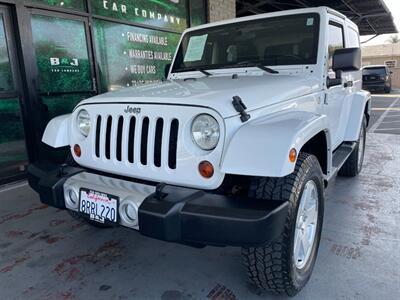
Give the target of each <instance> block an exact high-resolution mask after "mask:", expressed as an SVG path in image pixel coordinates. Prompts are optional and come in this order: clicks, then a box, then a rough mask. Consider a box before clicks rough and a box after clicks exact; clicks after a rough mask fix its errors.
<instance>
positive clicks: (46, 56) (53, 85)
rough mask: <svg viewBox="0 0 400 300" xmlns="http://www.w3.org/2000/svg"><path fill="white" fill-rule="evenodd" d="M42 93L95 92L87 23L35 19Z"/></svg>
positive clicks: (36, 50)
mask: <svg viewBox="0 0 400 300" xmlns="http://www.w3.org/2000/svg"><path fill="white" fill-rule="evenodd" d="M32 34H33V43H34V48H35V54H36V61H37V66H38V71H39V86H40V92H41V93H66V92H68V93H72V92H88V91H93V82H92V76H91V69H90V62H89V56H88V49H87V41H86V32H85V26H84V22H82V21H77V20H68V19H62V18H55V17H47V16H41V15H33V16H32Z"/></svg>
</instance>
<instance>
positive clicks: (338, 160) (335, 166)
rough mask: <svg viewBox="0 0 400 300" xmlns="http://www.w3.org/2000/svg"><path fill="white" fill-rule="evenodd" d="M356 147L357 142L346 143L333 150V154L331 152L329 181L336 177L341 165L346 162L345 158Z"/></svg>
mask: <svg viewBox="0 0 400 300" xmlns="http://www.w3.org/2000/svg"><path fill="white" fill-rule="evenodd" d="M356 145H357V142H346V143H343V144H342V145H340V146H339V147H338V148H337V149H336V150H335V152H333V156H332V171H331V174H330V176H329V179H331V178H332V177H333V176H335V175H336V173H337V172H339V170H340V168H341V167H342V166H343V164H344V163H345V162H346V160H347V158H348V157H349V156H350V154H351V153H352V152H353V150H354V148H355V147H356Z"/></svg>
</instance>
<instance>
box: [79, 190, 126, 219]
mask: <svg viewBox="0 0 400 300" xmlns="http://www.w3.org/2000/svg"><path fill="white" fill-rule="evenodd" d="M79 194H80V195H79V199H80V200H79V212H80V213H83V214H85V215H87V216H88V217H89V218H90V220H92V221H96V222H99V223H103V224H104V223H117V217H118V201H119V198H118V197H117V196H113V195H110V194H107V193H103V192H98V191H94V190H90V189H86V188H81V189H80V192H79Z"/></svg>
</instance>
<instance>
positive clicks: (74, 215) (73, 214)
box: [65, 153, 111, 228]
mask: <svg viewBox="0 0 400 300" xmlns="http://www.w3.org/2000/svg"><path fill="white" fill-rule="evenodd" d="M65 164H67V165H68V166H71V167H79V165H78V164H77V163H76V162H75V160H74V158H73V157H72V155H71V153H68V156H67V158H66V160H65ZM67 212H68V214H69V215H70V216H71V217H72V218H73V219H74V220H77V221H79V222H82V223H83V222H85V223H88V224H90V225H91V226H93V227H96V228H110V227H111V226H110V225H107V224H101V223H99V222H95V221H92V220H89V219H86V218H84V217H82V216H81V215H80V214H79V213H78V212H76V211H73V210H69V209H67Z"/></svg>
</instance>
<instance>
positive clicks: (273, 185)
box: [242, 153, 324, 296]
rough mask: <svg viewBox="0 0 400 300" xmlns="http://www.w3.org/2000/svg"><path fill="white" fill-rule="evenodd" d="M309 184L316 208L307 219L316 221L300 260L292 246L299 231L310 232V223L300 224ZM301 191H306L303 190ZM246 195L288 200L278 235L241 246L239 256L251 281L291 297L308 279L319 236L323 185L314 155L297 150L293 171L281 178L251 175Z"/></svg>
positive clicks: (257, 197) (264, 199)
mask: <svg viewBox="0 0 400 300" xmlns="http://www.w3.org/2000/svg"><path fill="white" fill-rule="evenodd" d="M309 186H313V187H314V188H313V191H314V193H313V195H314V198H317V199H314V201H315V203H316V204H315V205H316V208H315V209H316V211H315V212H314V215H313V217H312V218H311V217H310V220H312V219H314V220H316V221H315V223H314V226H315V227H314V229H313V230H314V231H313V238H312V239H310V241H311V242H310V243H309V245H308V248H307V247H302V248H303V249H306V248H307V249H308V250H307V251H304V253H308V255H305V254H304V258H303V259H300V258H301V257H300V256H299V255H297V254H298V253H300V252H297V251H296V250H295V245H298V243H297V241H298V238H297V237H298V233H299V232H302V233H303V234H304V236H308V232H309V230H308V229H309V225H305V227H302V226H303V225H304V223H306V222H305V221H306V220H307V219H306V218H305V215H306V210H305V206H304V205H303V203H304V200H303V199H305V198H307V195H308V194H309V193H308V187H309ZM306 187H307V188H306ZM304 191H306V192H305V193H303V192H304ZM303 195H304V197H303ZM310 195H311V194H310ZM249 197H253V198H256V199H260V200H263V201H274V200H283V201H288V202H289V208H288V214H287V217H286V225H285V229H284V231H283V233H282V234H281V236H280V237H279V238H278V239H277V240H276V241H274V242H272V243H270V244H268V245H265V246H263V247H251V248H242V258H243V262H244V266H245V268H246V271H247V274H248V277H249V280H250V282H251V283H253V284H254V285H256V286H257V287H259V288H261V289H264V290H268V291H272V292H274V293H279V294H286V295H288V296H294V295H296V294H297V293H298V292H299V291H300V290H301V289H302V288H303V287H304V286H305V285H306V284H307V282H308V280H309V279H310V276H311V273H312V270H313V268H314V265H315V261H316V258H317V252H318V247H319V242H320V238H321V230H322V223H323V212H324V184H323V174H322V170H321V167H320V165H319V162H318V160H317V158H316V157H315V156H314V155H310V154H307V153H300V154H299V157H298V159H297V163H296V167H295V170H294V172H293V173H292V174H290V175H288V176H286V177H282V178H259V177H257V178H253V180H252V183H251V186H250V189H249ZM311 198H313V197H311ZM307 211H308V210H307ZM302 218H303V219H302ZM307 218H308V217H307ZM301 220H302V221H301ZM299 221H300V222H299ZM300 224H301V226H300ZM299 226H300V227H299ZM304 228H305V229H304ZM303 238H304V237H303ZM307 240H308V238H306V241H307ZM302 241H303V240H302ZM301 245H303V244H301ZM296 248H297V249H300V248H298V247H296Z"/></svg>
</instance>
